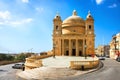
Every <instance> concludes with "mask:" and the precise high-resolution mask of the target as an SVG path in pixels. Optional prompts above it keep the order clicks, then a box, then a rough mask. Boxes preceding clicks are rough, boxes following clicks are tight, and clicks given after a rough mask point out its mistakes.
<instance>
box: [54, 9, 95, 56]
mask: <svg viewBox="0 0 120 80" xmlns="http://www.w3.org/2000/svg"><path fill="white" fill-rule="evenodd" d="M52 36H53V54H54V55H55V56H88V55H93V54H94V42H95V34H94V19H93V17H92V16H91V13H90V12H88V15H87V17H86V20H84V19H82V18H81V17H80V16H78V15H77V12H76V10H74V11H73V13H72V16H69V17H68V18H66V19H65V20H64V21H62V20H61V17H60V15H59V14H57V15H56V16H55V18H54V19H53V35H52Z"/></svg>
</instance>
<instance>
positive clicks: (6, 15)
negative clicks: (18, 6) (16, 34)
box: [0, 11, 33, 26]
mask: <svg viewBox="0 0 120 80" xmlns="http://www.w3.org/2000/svg"><path fill="white" fill-rule="evenodd" d="M32 21H33V19H32V18H25V19H17V18H13V17H12V15H11V13H10V12H9V11H0V25H11V26H15V25H22V24H27V23H30V22H32Z"/></svg>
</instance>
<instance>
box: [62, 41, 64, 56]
mask: <svg viewBox="0 0 120 80" xmlns="http://www.w3.org/2000/svg"><path fill="white" fill-rule="evenodd" d="M62 55H64V39H62Z"/></svg>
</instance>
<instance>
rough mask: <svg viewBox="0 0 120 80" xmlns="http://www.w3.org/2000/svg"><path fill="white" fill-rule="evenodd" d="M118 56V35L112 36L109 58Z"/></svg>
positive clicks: (119, 47)
mask: <svg viewBox="0 0 120 80" xmlns="http://www.w3.org/2000/svg"><path fill="white" fill-rule="evenodd" d="M119 55H120V33H118V34H116V35H114V36H113V37H112V40H111V42H110V57H111V58H114V59H115V58H116V57H118V56H119Z"/></svg>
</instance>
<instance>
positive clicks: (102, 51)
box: [95, 45, 110, 57]
mask: <svg viewBox="0 0 120 80" xmlns="http://www.w3.org/2000/svg"><path fill="white" fill-rule="evenodd" d="M109 50H110V46H109V45H99V46H98V47H97V48H96V51H95V54H96V55H97V56H106V57H109V56H110V52H109Z"/></svg>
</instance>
